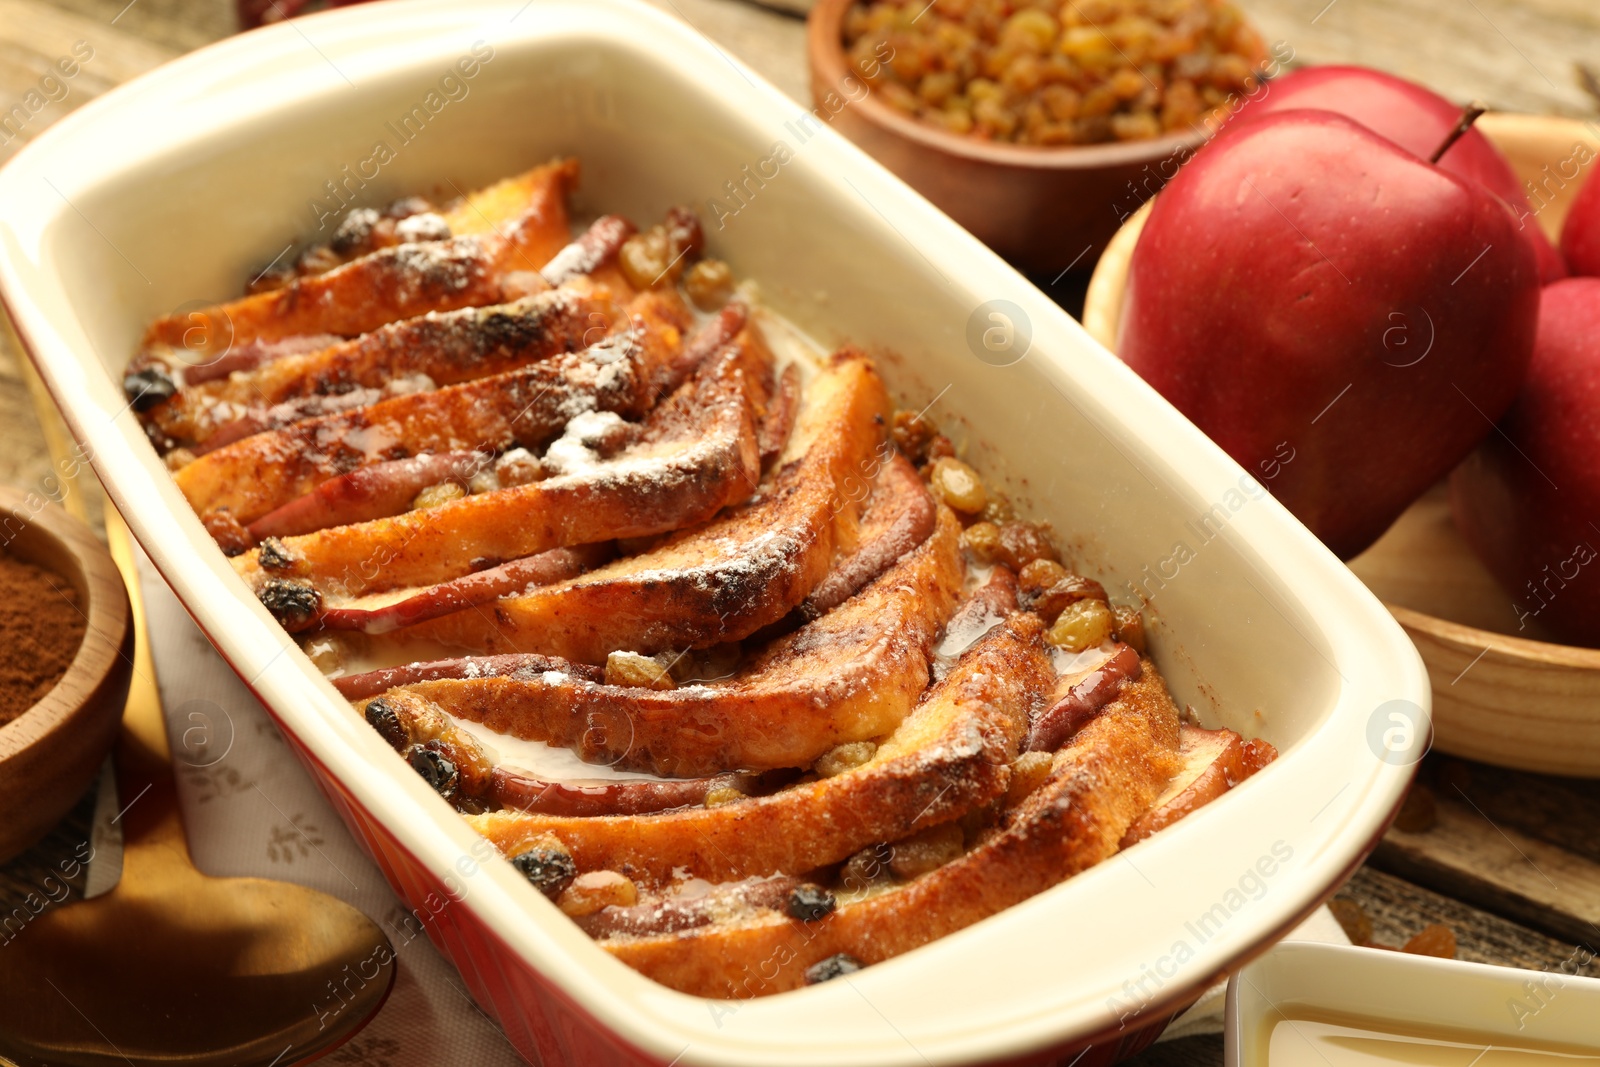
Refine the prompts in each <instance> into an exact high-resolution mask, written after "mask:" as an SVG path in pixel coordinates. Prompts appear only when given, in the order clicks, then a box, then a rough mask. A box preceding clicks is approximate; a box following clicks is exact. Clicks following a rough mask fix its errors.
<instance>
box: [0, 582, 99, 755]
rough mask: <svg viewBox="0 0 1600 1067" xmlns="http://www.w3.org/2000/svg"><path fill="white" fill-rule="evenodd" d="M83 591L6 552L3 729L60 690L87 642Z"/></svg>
mask: <svg viewBox="0 0 1600 1067" xmlns="http://www.w3.org/2000/svg"><path fill="white" fill-rule="evenodd" d="M81 609H82V605H81V604H80V603H79V598H78V591H77V590H76V589H74V588H73V587H72V585H71V583H69V582H68V581H67V580H66V579H65V578H63V577H61V576H60V575H59V574H56V573H55V572H54V571H51V570H47V569H45V568H43V567H38V566H35V565H34V564H32V563H25V562H23V561H22V560H20V559H15V558H13V557H11V556H9V555H6V554H4V553H0V726H3V725H5V724H6V723H8V722H10V721H11V720H12V719H15V718H16V717H17V716H19V715H21V714H22V713H23V712H25V711H27V710H28V709H29V708H31V707H33V705H34V704H36V703H38V702H39V701H40V700H42V699H44V695H45V694H46V693H48V692H50V690H51V689H53V688H55V685H56V683H57V682H59V681H61V676H62V675H64V674H66V673H67V667H68V666H69V665H70V664H71V663H72V658H73V657H74V656H76V655H77V654H78V646H79V645H80V644H82V643H83V631H84V627H85V621H84V617H83V612H82V610H81Z"/></svg>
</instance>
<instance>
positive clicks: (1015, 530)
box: [1000, 522, 1061, 571]
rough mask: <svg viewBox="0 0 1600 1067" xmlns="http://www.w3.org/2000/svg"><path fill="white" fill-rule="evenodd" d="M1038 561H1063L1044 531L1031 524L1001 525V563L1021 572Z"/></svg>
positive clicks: (1011, 523)
mask: <svg viewBox="0 0 1600 1067" xmlns="http://www.w3.org/2000/svg"><path fill="white" fill-rule="evenodd" d="M1036 559H1048V560H1055V561H1056V562H1058V563H1059V562H1060V561H1061V556H1060V554H1059V553H1057V552H1056V549H1055V546H1054V545H1052V544H1051V543H1050V539H1049V538H1048V537H1046V536H1045V533H1044V531H1043V530H1041V529H1040V528H1039V527H1038V526H1036V525H1034V524H1033V523H1031V522H1003V523H1001V524H1000V562H1002V563H1004V564H1005V565H1006V566H1007V567H1010V568H1011V569H1012V570H1014V571H1020V570H1022V568H1024V567H1026V566H1027V565H1028V564H1030V563H1032V562H1033V561H1034V560H1036Z"/></svg>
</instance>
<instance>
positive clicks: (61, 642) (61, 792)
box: [0, 486, 133, 862]
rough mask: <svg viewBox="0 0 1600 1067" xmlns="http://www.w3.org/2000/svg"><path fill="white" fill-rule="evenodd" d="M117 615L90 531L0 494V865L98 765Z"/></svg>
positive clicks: (109, 729)
mask: <svg viewBox="0 0 1600 1067" xmlns="http://www.w3.org/2000/svg"><path fill="white" fill-rule="evenodd" d="M129 617H130V616H129V607H128V592H127V589H126V588H124V586H123V584H122V574H121V572H120V571H118V570H117V565H116V563H115V562H113V561H112V559H111V554H110V553H109V552H107V551H106V546H105V545H104V544H102V543H101V542H100V539H99V538H98V537H96V536H95V532H94V531H93V530H91V529H90V528H89V527H88V526H87V525H85V524H84V523H83V522H82V521H80V520H78V519H75V518H73V517H72V516H71V515H68V514H67V513H66V511H64V510H63V509H61V508H60V507H57V506H56V505H54V504H46V505H44V506H40V502H39V500H38V499H37V497H35V496H32V495H31V494H24V493H23V492H21V491H20V490H16V489H10V488H7V487H4V486H0V862H4V861H5V860H7V859H9V858H10V857H12V856H14V855H16V854H17V853H18V852H20V851H22V850H23V849H25V848H27V847H28V846H29V845H31V844H32V843H33V842H35V841H37V840H38V839H39V838H40V837H42V836H43V835H44V834H45V832H46V831H48V830H49V829H50V827H52V826H54V825H55V824H56V823H57V822H59V821H60V819H61V817H62V816H63V815H65V814H66V813H67V812H68V811H69V810H70V809H71V808H72V805H73V804H75V803H77V800H78V798H79V797H80V796H82V795H83V791H84V790H85V789H87V788H88V787H89V785H90V783H91V782H92V781H93V780H94V776H95V772H96V771H98V770H99V769H100V765H101V764H102V763H103V762H104V761H105V757H106V751H107V750H108V749H110V747H111V742H112V741H113V740H114V739H115V738H116V736H117V727H118V724H119V723H120V722H121V721H122V706H123V703H124V701H125V700H126V698H127V694H128V678H129V676H130V675H131V674H132V673H133V629H132V627H131V626H130V625H129Z"/></svg>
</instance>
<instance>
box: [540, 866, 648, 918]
mask: <svg viewBox="0 0 1600 1067" xmlns="http://www.w3.org/2000/svg"><path fill="white" fill-rule="evenodd" d="M638 902H639V889H638V887H637V886H635V885H634V884H633V882H632V880H630V879H629V878H627V877H625V876H624V875H621V874H618V873H617V872H616V871H590V872H589V873H588V874H580V875H578V877H576V878H574V879H573V880H572V884H571V885H569V886H567V888H566V889H565V890H563V891H562V893H561V896H560V898H558V899H557V900H556V906H557V907H559V908H560V909H561V910H562V911H564V912H566V913H567V914H568V915H570V916H572V917H573V918H574V919H581V918H583V917H584V916H585V915H593V914H594V913H595V912H597V911H599V910H600V909H602V908H611V907H617V908H631V907H632V906H633V905H635V904H637V903H638Z"/></svg>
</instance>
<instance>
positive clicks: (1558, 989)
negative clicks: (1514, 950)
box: [1223, 941, 1600, 1067]
mask: <svg viewBox="0 0 1600 1067" xmlns="http://www.w3.org/2000/svg"><path fill="white" fill-rule="evenodd" d="M1593 959H1594V954H1593V953H1592V952H1590V951H1588V950H1587V949H1583V948H1578V949H1574V951H1573V955H1572V956H1570V957H1569V958H1568V959H1567V960H1565V961H1563V962H1562V963H1561V964H1559V965H1557V966H1556V967H1553V968H1551V969H1549V970H1545V971H1525V970H1520V969H1518V968H1516V967H1490V966H1486V965H1484V964H1481V963H1466V962H1463V961H1461V960H1442V959H1435V958H1433V957H1431V956H1413V955H1407V954H1406V953H1402V952H1383V951H1380V950H1374V949H1369V948H1352V947H1349V946H1345V945H1323V944H1317V943H1315V942H1309V941H1294V942H1286V943H1284V944H1282V945H1279V946H1278V947H1277V948H1274V949H1273V950H1272V951H1271V952H1269V953H1267V954H1266V955H1265V956H1263V957H1261V958H1260V959H1258V960H1256V961H1255V962H1254V963H1252V964H1250V966H1248V967H1246V968H1245V969H1244V970H1242V971H1240V972H1239V973H1238V974H1237V975H1235V976H1234V977H1233V979H1232V980H1231V981H1230V982H1229V984H1228V1009H1227V1019H1226V1023H1225V1029H1224V1031H1223V1047H1224V1054H1223V1060H1224V1062H1225V1064H1226V1067H1267V1064H1268V1063H1269V1062H1271V1063H1272V1065H1273V1067H1296V1065H1298V1064H1316V1065H1317V1067H1350V1065H1351V1064H1354V1063H1361V1062H1372V1063H1387V1062H1394V1063H1410V1064H1416V1065H1428V1064H1438V1065H1440V1067H1444V1065H1447V1064H1460V1065H1461V1067H1465V1065H1466V1064H1469V1063H1478V1064H1480V1065H1482V1067H1509V1065H1510V1064H1512V1063H1515V1064H1518V1065H1519V1067H1533V1065H1535V1064H1537V1063H1541V1062H1542V1063H1547V1064H1549V1065H1550V1067H1560V1065H1566V1067H1575V1065H1582V1064H1593V1063H1595V1062H1597V1061H1600V980H1597V979H1594V978H1580V977H1575V976H1574V975H1575V972H1576V971H1578V970H1581V969H1582V968H1583V966H1584V965H1585V964H1587V963H1589V962H1590V961H1591V960H1593ZM1352 1031H1354V1032H1352ZM1361 1031H1366V1033H1361ZM1330 1033H1332V1034H1336V1035H1337V1044H1336V1045H1335V1046H1334V1047H1333V1048H1329V1047H1328V1045H1327V1044H1326V1043H1325V1042H1326V1040H1327V1035H1329V1034H1330ZM1378 1035H1385V1036H1378ZM1389 1035H1393V1036H1389ZM1430 1038H1431V1040H1430ZM1319 1046H1320V1047H1319ZM1518 1052H1522V1053H1532V1054H1533V1055H1532V1057H1531V1058H1520V1057H1519V1058H1515V1059H1513V1058H1511V1056H1512V1055H1514V1054H1515V1053H1518ZM1560 1053H1565V1054H1566V1056H1577V1057H1579V1058H1577V1059H1568V1058H1565V1057H1564V1056H1562V1055H1560ZM1584 1057H1587V1058H1584ZM1324 1061H1328V1062H1324Z"/></svg>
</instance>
